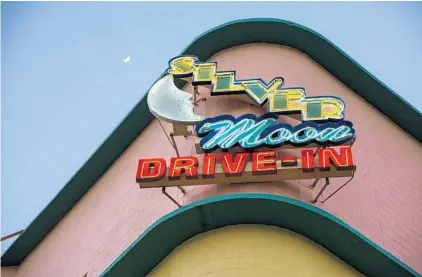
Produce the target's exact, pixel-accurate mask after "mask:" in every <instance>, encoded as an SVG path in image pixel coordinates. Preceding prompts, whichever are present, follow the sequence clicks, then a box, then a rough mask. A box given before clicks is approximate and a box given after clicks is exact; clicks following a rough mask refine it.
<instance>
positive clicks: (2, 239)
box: [1, 230, 25, 241]
mask: <svg viewBox="0 0 422 277" xmlns="http://www.w3.org/2000/svg"><path fill="white" fill-rule="evenodd" d="M23 231H25V230H20V231H17V232H14V233H11V234H10V235H7V236H4V237H2V238H1V241H4V240H7V239H10V238H13V237H15V236H17V235H20V234H22V233H23Z"/></svg>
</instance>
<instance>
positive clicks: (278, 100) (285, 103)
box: [268, 88, 305, 114]
mask: <svg viewBox="0 0 422 277" xmlns="http://www.w3.org/2000/svg"><path fill="white" fill-rule="evenodd" d="M303 100H305V91H304V90H303V89H301V88H287V89H281V90H277V91H275V92H274V93H272V94H270V95H269V103H268V106H269V108H268V109H269V112H273V113H281V114H283V113H284V114H288V113H296V112H297V113H300V112H302V110H303V108H304V107H303Z"/></svg>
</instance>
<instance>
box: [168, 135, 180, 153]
mask: <svg viewBox="0 0 422 277" xmlns="http://www.w3.org/2000/svg"><path fill="white" fill-rule="evenodd" d="M170 139H171V143H172V145H173V148H174V150H175V151H176V155H177V157H180V153H179V149H178V148H177V144H176V140H175V139H174V133H173V132H171V133H170Z"/></svg>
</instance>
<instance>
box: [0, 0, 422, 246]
mask: <svg viewBox="0 0 422 277" xmlns="http://www.w3.org/2000/svg"><path fill="white" fill-rule="evenodd" d="M421 4H422V3H417V2H415V3H404V2H403V3H400V2H395V3H394V2H388V3H387V2H384V3H381V2H377V3H376V2H372V3H369V2H368V3H366V2H356V3H352V2H348V3H346V2H343V3H336V2H332V3H328V2H326V3H310V2H307V3H304V2H302V3H301V2H297V3H291V2H290V3H285V2H278V3H277V2H268V3H263V2H260V3H252V2H247V3H246V2H245V3H241V2H231V3H228V2H207V3H206V2H203V3H193V2H179V3H164V2H155V3H154V2H148V3H141V2H138V3H134V2H131V3H129V2H126V3H99V2H91V3H65V2H63V3H51V2H45V3H23V2H21V3H18V2H16V3H4V2H3V3H2V14H1V16H2V18H1V19H2V22H1V23H2V24H1V28H2V44H1V47H2V57H1V58H2V64H1V65H2V68H1V70H2V75H1V77H2V87H1V89H2V102H1V103H2V104H1V113H2V114H1V115H2V120H1V123H2V153H1V155H2V163H1V164H2V176H1V182H2V194H1V208H2V212H1V214H2V218H1V223H2V228H1V235H2V236H3V235H6V234H9V233H12V232H15V231H17V230H20V229H24V228H26V227H27V226H28V225H29V223H30V222H31V221H32V220H33V219H34V218H35V217H36V216H37V215H38V214H39V213H40V212H41V211H42V209H44V208H45V207H46V205H47V204H48V203H49V202H50V201H51V200H52V199H53V197H54V196H55V195H56V194H57V193H58V192H59V190H60V189H61V188H62V187H63V186H64V185H65V184H66V182H67V181H68V180H69V179H70V178H71V177H72V176H73V174H75V172H76V171H77V170H78V169H79V168H80V167H81V166H82V165H83V163H84V162H85V161H86V160H87V159H88V158H89V157H90V155H91V154H92V153H93V152H94V151H95V149H96V148H97V147H98V146H99V145H100V144H101V143H102V142H103V141H104V140H105V138H106V137H107V136H108V135H109V134H110V133H111V132H112V130H113V129H114V128H115V127H116V126H117V125H118V124H119V122H120V121H121V120H123V118H124V117H125V115H126V114H127V113H128V112H129V111H130V110H131V109H132V107H133V106H134V105H135V104H136V102H137V101H138V100H139V99H140V98H141V97H142V95H143V94H144V93H145V91H146V90H147V89H148V88H149V87H150V86H151V84H152V82H154V81H155V80H156V78H157V77H158V76H159V75H160V74H161V73H162V72H163V70H164V69H165V68H166V67H167V62H168V60H169V59H170V58H172V57H174V56H176V55H178V54H179V53H180V52H181V51H182V50H183V49H184V48H185V46H187V45H188V44H189V43H190V42H191V41H192V40H193V39H194V38H195V37H196V36H198V35H200V34H201V33H203V32H205V31H207V30H209V29H210V28H213V27H215V26H217V25H219V24H223V23H226V22H228V21H231V20H235V19H242V18H251V17H273V18H280V19H285V20H290V21H293V22H296V23H299V24H302V25H305V26H306V27H309V28H311V29H313V30H315V31H317V32H319V33H320V34H322V35H323V36H325V37H327V38H328V39H329V40H331V41H332V42H334V43H335V44H336V45H337V46H339V47H340V48H342V49H343V50H344V51H345V52H346V53H347V54H349V55H350V56H351V57H352V58H354V59H355V60H356V61H358V62H359V63H360V64H361V65H363V66H364V67H365V68H366V69H367V70H368V71H369V72H371V73H372V74H374V75H375V76H376V77H377V78H379V79H380V80H381V81H382V82H384V83H385V84H386V85H387V86H389V87H390V88H392V89H393V90H394V91H395V92H397V93H398V94H399V95H401V96H402V97H403V98H404V99H406V100H407V101H408V102H410V103H411V104H412V105H414V106H415V107H416V108H417V109H419V110H422V101H421V99H422V98H421V94H422V92H421V89H420V80H421V73H422V69H421V67H422V53H421V49H422V30H421V26H422V17H421V14H422V5H421ZM280 35H282V34H280ZM127 56H130V57H131V60H130V62H128V63H124V62H123V59H124V58H125V57H127ZM13 240H14V239H11V240H8V241H6V242H3V243H2V249H3V250H4V249H5V248H6V247H9V246H10V244H11V242H13Z"/></svg>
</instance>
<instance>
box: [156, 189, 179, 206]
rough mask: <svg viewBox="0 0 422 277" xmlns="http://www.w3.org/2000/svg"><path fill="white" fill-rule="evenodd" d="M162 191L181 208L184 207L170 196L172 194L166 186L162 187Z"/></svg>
mask: <svg viewBox="0 0 422 277" xmlns="http://www.w3.org/2000/svg"><path fill="white" fill-rule="evenodd" d="M161 193H162V194H164V195H165V196H167V198H168V199H170V200H171V201H172V202H173V203H174V204H176V205H177V206H178V207H179V208H180V207H182V205H180V204H179V203H178V202H177V201H176V200H175V199H174V198H173V197H171V196H170V194H168V193H167V191H166V187H163V188H162V189H161Z"/></svg>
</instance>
